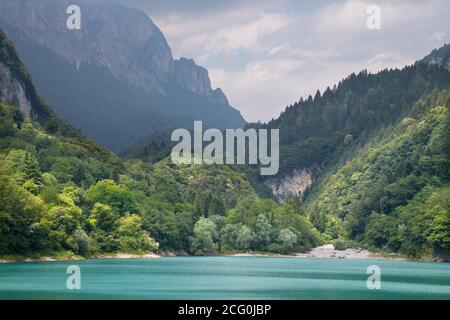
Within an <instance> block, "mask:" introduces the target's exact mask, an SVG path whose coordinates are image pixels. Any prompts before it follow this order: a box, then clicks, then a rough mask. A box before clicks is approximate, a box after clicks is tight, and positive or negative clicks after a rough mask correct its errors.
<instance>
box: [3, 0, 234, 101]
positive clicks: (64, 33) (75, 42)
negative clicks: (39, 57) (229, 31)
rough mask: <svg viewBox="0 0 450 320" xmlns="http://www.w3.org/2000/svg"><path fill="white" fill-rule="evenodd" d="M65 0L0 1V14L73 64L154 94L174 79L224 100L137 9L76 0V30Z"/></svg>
mask: <svg viewBox="0 0 450 320" xmlns="http://www.w3.org/2000/svg"><path fill="white" fill-rule="evenodd" d="M71 4H73V1H70V0H41V1H39V2H37V1H33V0H22V1H10V0H0V16H1V18H2V19H3V20H4V21H5V22H6V23H8V24H10V25H12V26H14V27H15V28H17V29H18V30H20V31H21V32H23V33H24V34H26V35H27V36H28V37H30V38H32V39H33V40H34V41H36V42H38V43H40V44H42V45H44V46H45V47H47V48H50V49H51V50H52V51H54V52H55V53H56V54H58V55H59V56H60V57H62V58H64V59H66V60H68V61H70V62H71V63H73V64H75V65H76V66H77V68H79V67H80V66H81V65H83V64H85V63H88V64H93V65H97V66H102V67H104V68H106V69H107V70H109V71H110V72H111V73H112V74H113V75H114V76H115V77H117V78H119V79H122V80H126V81H127V82H128V83H130V84H132V85H135V86H136V87H138V88H141V89H144V90H146V91H147V92H149V93H153V94H166V91H167V90H166V88H167V86H170V85H173V84H174V83H176V84H177V85H180V86H181V87H183V88H185V89H188V90H190V91H191V92H193V93H195V94H199V95H201V96H204V97H206V98H207V99H209V100H211V101H213V102H216V103H222V104H228V101H227V99H226V98H225V96H224V94H223V93H222V91H221V90H220V89H219V90H213V89H212V88H211V82H210V79H209V76H208V71H207V70H206V69H204V68H202V67H200V66H197V65H196V64H195V63H194V61H193V60H192V59H185V58H181V59H180V60H174V59H173V56H172V52H171V50H170V48H169V45H168V43H167V41H166V39H165V37H164V35H163V34H162V32H161V31H160V30H159V29H158V27H157V26H156V25H155V24H154V23H153V22H152V20H151V19H150V18H149V17H148V16H147V15H146V14H145V13H144V12H142V11H139V10H136V9H131V8H126V7H124V6H121V5H116V4H104V3H102V4H100V3H95V2H93V1H85V0H83V1H77V4H78V5H79V7H80V9H81V29H80V30H69V29H68V28H67V26H66V20H67V18H68V17H69V15H68V14H67V13H66V9H67V7H68V6H69V5H71Z"/></svg>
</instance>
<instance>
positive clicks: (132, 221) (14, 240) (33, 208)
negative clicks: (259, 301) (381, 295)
mask: <svg viewBox="0 0 450 320" xmlns="http://www.w3.org/2000/svg"><path fill="white" fill-rule="evenodd" d="M0 35H1V37H2V39H1V41H0V58H1V60H0V64H1V65H3V66H7V68H6V67H5V68H2V69H0V84H1V85H2V87H1V88H0V89H1V90H0V92H8V95H6V94H5V95H4V96H3V95H2V96H1V99H0V256H20V257H27V256H41V255H62V256H64V257H68V256H72V255H74V254H77V255H82V256H93V255H99V254H105V253H108V254H110V253H118V252H127V253H130V252H132V253H148V252H150V251H155V250H158V248H159V250H163V251H166V250H170V251H175V250H177V251H182V252H188V253H192V254H217V253H220V252H231V251H233V250H239V251H242V250H263V251H272V252H293V251H301V250H307V249H309V248H311V247H312V246H314V245H316V244H318V243H319V242H320V235H319V234H318V232H317V231H316V230H315V229H314V227H313V226H312V224H311V223H310V222H309V221H307V219H306V218H305V217H303V216H301V214H300V212H298V210H296V208H295V207H293V206H289V205H285V206H280V205H278V204H277V203H275V202H274V201H272V200H263V199H260V198H258V196H256V194H255V192H254V190H253V188H252V187H251V185H250V183H249V182H248V181H247V179H246V176H245V175H244V174H242V173H240V172H238V171H236V170H234V169H232V168H230V167H228V166H194V165H184V166H176V165H173V164H172V163H171V161H170V159H164V160H161V161H158V162H156V163H154V164H151V163H150V162H144V161H142V160H130V161H128V162H123V161H122V160H120V159H119V158H117V157H116V156H115V155H114V154H112V153H111V152H109V151H108V150H107V149H105V148H103V147H101V146H99V145H97V144H96V143H94V142H92V141H91V140H89V139H87V138H85V137H83V136H81V135H80V134H76V132H74V133H73V134H71V132H72V131H73V129H71V127H70V126H67V130H66V131H67V132H66V134H62V133H61V128H63V125H64V123H63V122H61V121H59V120H58V119H57V118H56V117H55V116H54V114H53V112H52V111H51V109H50V108H49V107H48V106H47V105H46V104H45V103H44V102H42V100H40V98H38V97H37V95H36V92H35V91H34V88H33V86H32V83H31V79H30V77H29V76H28V73H27V72H26V70H25V69H24V67H23V65H22V63H21V62H20V60H19V59H18V57H17V55H16V53H15V50H14V47H13V46H12V43H11V42H10V41H9V40H8V39H6V38H5V37H4V35H3V34H0ZM11 70H12V71H14V70H19V71H20V72H17V73H14V72H12V71H11ZM22 77H24V78H22ZM5 79H6V80H7V81H6V80H5ZM23 79H26V81H28V82H26V83H27V85H25V84H24V82H23V81H24V80H23ZM9 84H13V85H11V86H7V85H9ZM6 89H7V90H6ZM18 96H21V97H25V98H29V97H36V99H38V100H37V101H40V103H41V105H40V104H38V105H37V106H35V104H34V103H32V102H30V101H32V100H26V99H25V100H24V101H28V102H29V105H30V106H31V107H30V108H31V109H30V110H31V112H29V113H27V114H25V113H24V112H23V111H21V108H20V107H19V106H18V103H19V102H20V101H22V100H20V101H18V100H16V99H15V98H16V97H18ZM40 107H45V109H43V110H44V111H45V112H46V113H43V112H44V111H42V110H41V109H39V108H40ZM35 108H36V109H35ZM41 112H42V113H41ZM34 113H36V115H38V116H36V117H35V116H34ZM43 115H46V117H44V116H43ZM40 120H42V121H41V122H40ZM49 121H53V123H51V124H52V125H51V126H47V124H48V122H49ZM55 133H56V134H55Z"/></svg>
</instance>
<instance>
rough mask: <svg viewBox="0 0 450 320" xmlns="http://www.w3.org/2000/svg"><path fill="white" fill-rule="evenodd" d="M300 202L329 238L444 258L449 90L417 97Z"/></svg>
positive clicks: (449, 192)
mask: <svg viewBox="0 0 450 320" xmlns="http://www.w3.org/2000/svg"><path fill="white" fill-rule="evenodd" d="M306 204H307V212H308V215H309V216H310V219H311V221H312V222H313V224H314V225H315V226H317V228H318V229H319V230H320V231H322V232H324V233H325V234H326V235H327V236H328V237H329V238H339V237H342V238H345V239H354V240H358V241H361V242H363V243H366V244H368V245H370V246H372V247H376V248H379V249H383V250H387V251H393V252H401V253H404V254H406V255H409V256H416V257H420V256H424V255H425V256H431V255H432V254H433V255H434V256H441V255H442V256H443V257H446V258H447V259H448V254H449V249H450V90H445V91H441V92H439V93H434V94H431V95H428V96H425V97H423V98H422V99H420V100H419V101H418V102H417V103H416V104H415V105H414V107H413V108H412V109H411V111H410V112H409V113H408V114H407V115H406V116H405V117H404V118H403V119H402V120H401V121H400V122H399V123H398V124H396V125H395V126H390V127H386V128H384V129H383V130H380V132H379V134H378V135H377V136H376V137H375V138H373V139H371V140H370V141H369V143H368V144H366V145H365V146H364V147H363V148H361V149H360V150H359V151H358V153H357V154H356V156H355V157H353V158H352V159H350V160H349V161H348V162H347V163H345V164H344V165H343V166H342V167H340V168H339V169H338V170H337V172H336V173H334V174H332V175H330V176H329V177H326V178H325V179H324V180H323V181H322V182H321V184H320V185H319V186H318V187H317V188H315V190H314V191H313V193H312V194H311V195H310V197H309V198H308V200H307V203H306Z"/></svg>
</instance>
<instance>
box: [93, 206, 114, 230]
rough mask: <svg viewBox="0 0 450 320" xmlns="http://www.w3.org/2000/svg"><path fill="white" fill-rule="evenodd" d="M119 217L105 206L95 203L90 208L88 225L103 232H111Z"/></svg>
mask: <svg viewBox="0 0 450 320" xmlns="http://www.w3.org/2000/svg"><path fill="white" fill-rule="evenodd" d="M118 218H119V215H118V214H117V213H115V212H114V211H113V209H112V208H111V207H110V206H108V205H107V204H102V203H96V204H95V205H94V207H93V208H92V213H91V215H90V217H89V223H90V224H92V225H93V226H94V227H95V228H99V229H101V230H103V231H105V232H113V231H114V230H115V229H116V223H117V219H118Z"/></svg>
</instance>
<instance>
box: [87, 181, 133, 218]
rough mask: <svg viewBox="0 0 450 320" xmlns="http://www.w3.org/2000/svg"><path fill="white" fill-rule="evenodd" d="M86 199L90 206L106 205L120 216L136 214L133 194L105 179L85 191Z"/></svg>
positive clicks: (124, 187)
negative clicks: (127, 213)
mask: <svg viewBox="0 0 450 320" xmlns="http://www.w3.org/2000/svg"><path fill="white" fill-rule="evenodd" d="M86 199H87V200H88V201H89V202H90V203H92V204H94V203H97V202H98V203H103V204H107V205H109V206H111V208H113V209H114V210H117V211H118V212H119V213H120V214H124V213H126V212H129V213H137V212H138V209H137V205H136V202H135V201H134V198H133V194H132V193H131V192H130V191H129V190H128V188H127V187H126V186H123V185H118V184H116V183H115V182H114V181H113V180H108V179H107V180H103V181H99V182H97V183H96V184H95V185H92V186H91V187H90V188H89V189H88V190H87V191H86Z"/></svg>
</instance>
